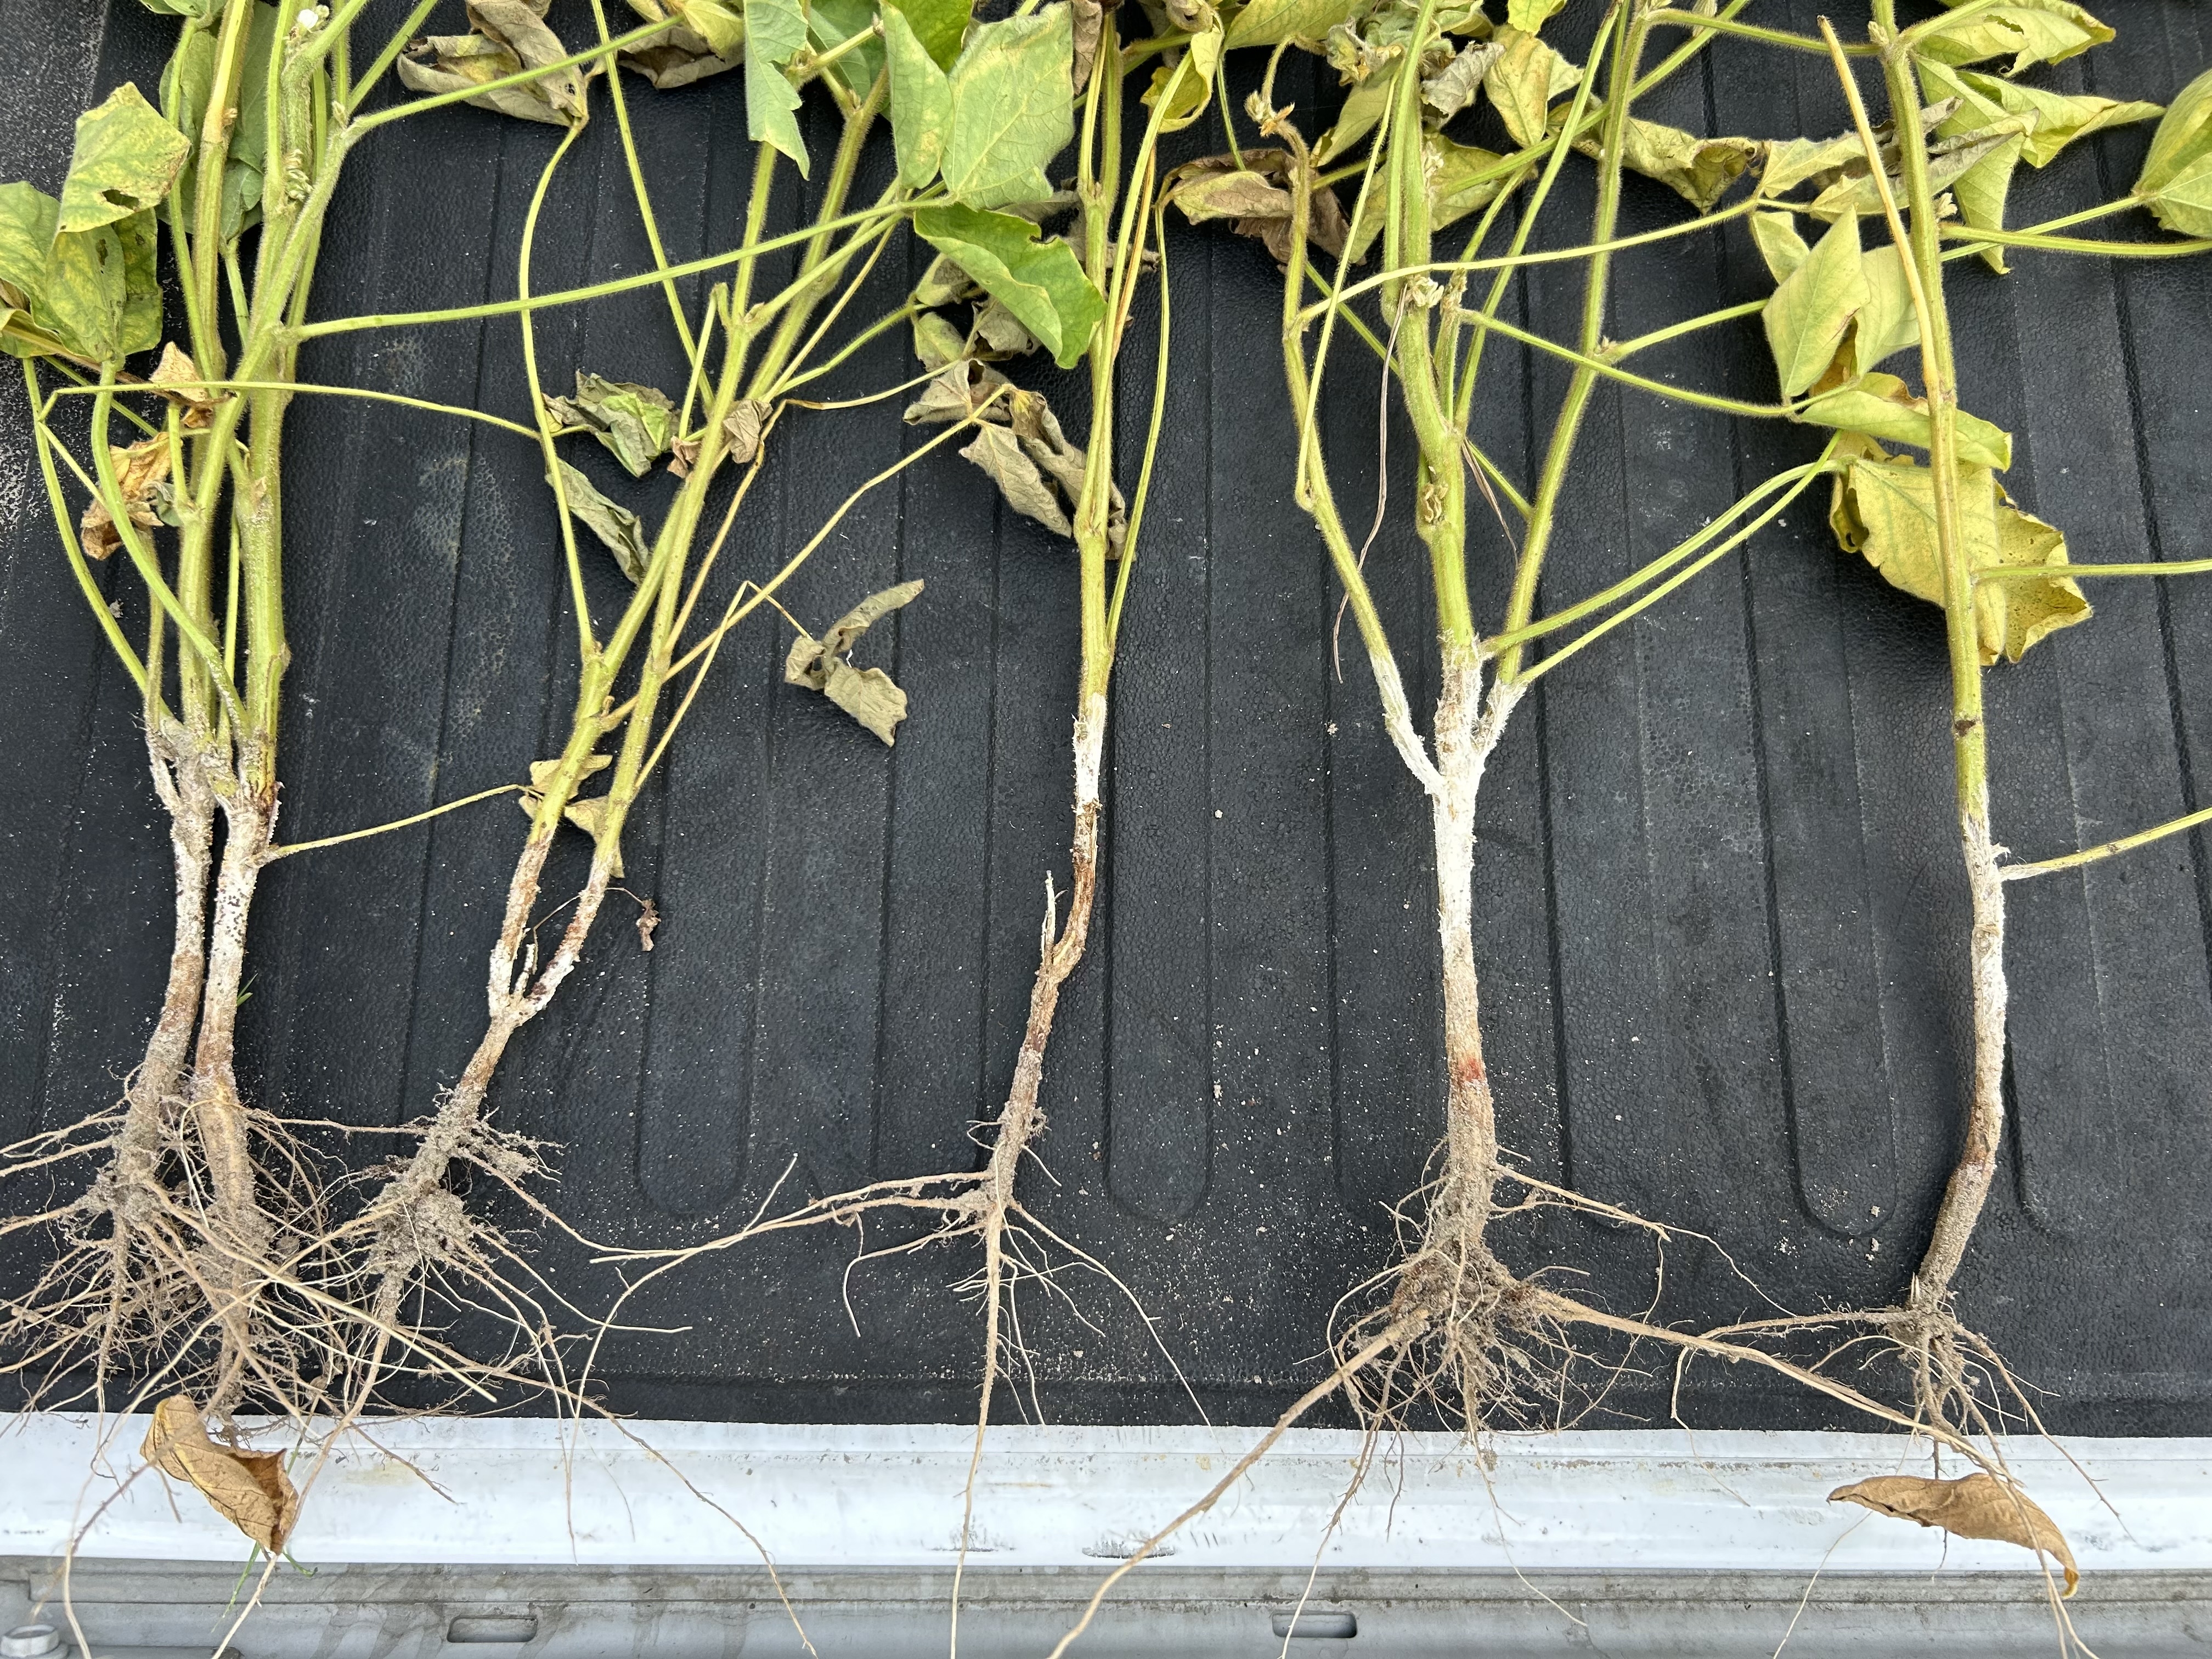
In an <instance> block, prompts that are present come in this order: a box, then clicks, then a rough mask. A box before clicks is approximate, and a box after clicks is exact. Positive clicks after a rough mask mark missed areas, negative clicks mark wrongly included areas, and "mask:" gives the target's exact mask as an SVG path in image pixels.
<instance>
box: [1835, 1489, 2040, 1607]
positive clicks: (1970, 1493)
mask: <svg viewBox="0 0 2212 1659" xmlns="http://www.w3.org/2000/svg"><path fill="white" fill-rule="evenodd" d="M1828 1501H1829V1502H1830V1503H1831V1504H1864V1505H1865V1506H1866V1507H1867V1508H1868V1509H1870V1510H1874V1511H1875V1513H1876V1514H1877V1515H1893V1516H1896V1517H1897V1518H1898V1519H1899V1520H1900V1521H1911V1522H1915V1523H1917V1525H1920V1526H1923V1527H1940V1528H1942V1529H1943V1530H1944V1531H1945V1532H1948V1533H1949V1534H1951V1535H1952V1536H1953V1537H1954V1538H1987V1539H1992V1540H1994V1541H1996V1542H1998V1543H2000V1544H2017V1545H2019V1546H2020V1547H2021V1548H2022V1549H2027V1550H2034V1551H2036V1552H2038V1553H2040V1554H2044V1555H2048V1556H2051V1557H2052V1558H2053V1559H2056V1560H2057V1563H2058V1565H2060V1566H2061V1567H2063V1568H2064V1569H2065V1571H2066V1593H2067V1594H2068V1595H2072V1594H2073V1593H2074V1587H2075V1585H2076V1584H2078V1583H2081V1573H2080V1572H2079V1571H2077V1570H2076V1569H2075V1565H2074V1552H2073V1551H2072V1550H2070V1549H2069V1548H2068V1547H2067V1546H2066V1535H2065V1534H2063V1533H2062V1532H2060V1531H2059V1530H2058V1526H2057V1522H2054V1521H2053V1520H2051V1517H2050V1516H2047V1515H2045V1513H2044V1512H2043V1511H2042V1510H2040V1509H2039V1508H2038V1507H2037V1506H2036V1505H2035V1504H2034V1503H2033V1501H2032V1500H2031V1499H2030V1498H2028V1496H2027V1493H2026V1492H2022V1491H2021V1490H2020V1488H2019V1487H2017V1486H2006V1485H2005V1484H2004V1483H2003V1482H2002V1481H2001V1480H1998V1479H1997V1478H1996V1476H1995V1475H1993V1474H1986V1473H1984V1472H1983V1471H1980V1470H1977V1471H1975V1473H1973V1474H1969V1475H1963V1476H1961V1477H1960V1479H1958V1480H1931V1479H1929V1477H1928V1476H1926V1475H1919V1474H1880V1475H1876V1476H1875V1477H1874V1479H1872V1480H1860V1481H1856V1482H1854V1483H1853V1484H1851V1485H1850V1486H1838V1487H1837V1488H1836V1489H1835V1491H1833V1492H1830V1493H1829V1494H1828Z"/></svg>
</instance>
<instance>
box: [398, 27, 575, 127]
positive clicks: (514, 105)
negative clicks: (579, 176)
mask: <svg viewBox="0 0 2212 1659" xmlns="http://www.w3.org/2000/svg"><path fill="white" fill-rule="evenodd" d="M539 10H540V8H538V7H536V6H533V5H532V4H530V3H529V0H469V7H468V14H469V21H470V22H471V23H473V24H474V25H475V26H476V33H472V34H434V35H431V36H430V37H429V38H428V39H427V40H418V41H416V43H415V44H414V45H413V46H410V47H409V48H408V50H407V52H405V53H404V54H402V55H401V57H400V58H399V61H398V65H397V67H398V71H399V79H400V81H401V82H403V83H404V84H405V85H406V86H407V87H409V88H411V89H412V90H414V91H416V92H420V93H426V94H439V93H447V92H459V91H462V90H463V89H465V88H468V87H471V86H478V87H480V86H483V84H484V83H485V82H490V81H496V80H498V79H500V78H501V76H508V75H513V74H516V73H518V72H520V70H526V69H538V68H542V67H543V66H544V65H545V64H557V63H559V62H560V61H561V60H562V58H566V57H567V56H568V48H567V47H566V46H562V44H561V39H560V37H559V36H558V35H556V34H555V33H553V31H552V30H551V29H550V28H548V27H546V26H545V22H544V19H543V18H541V17H540V16H539V15H538V12H539ZM462 101H463V102H465V103H468V104H471V105H474V106H476V107H477V108H478V109H489V110H495V111H497V112H499V113H500V114H501V115H511V116H513V117H515V118H518V119H520V120H525V121H543V122H546V123H548V124H549V125H553V126H573V125H577V124H579V123H580V122H581V121H582V120H583V119H584V118H585V113H586V111H585V105H584V77H583V75H582V73H581V71H580V70H576V69H573V68H572V69H565V70H556V71H555V72H554V73H552V74H550V75H548V76H544V77H542V78H541V79H538V80H536V81H532V82H530V83H529V84H528V85H527V86H520V87H504V88H501V89H500V90H499V91H497V92H487V93H483V94H479V95H478V96H477V97H473V98H467V99H464V100H462Z"/></svg>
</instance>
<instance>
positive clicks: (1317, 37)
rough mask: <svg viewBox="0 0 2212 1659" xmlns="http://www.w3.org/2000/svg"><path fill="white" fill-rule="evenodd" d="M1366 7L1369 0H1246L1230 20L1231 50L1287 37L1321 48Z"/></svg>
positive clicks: (1279, 41)
mask: <svg viewBox="0 0 2212 1659" xmlns="http://www.w3.org/2000/svg"><path fill="white" fill-rule="evenodd" d="M1366 9H1367V3H1366V0H1246V3H1245V5H1244V7H1243V9H1241V10H1240V11H1238V12H1237V15H1236V16H1234V17H1232V18H1231V19H1230V20H1229V49H1230V50H1231V52H1234V51H1236V50H1237V48H1238V47H1240V46H1280V45H1281V44H1282V43H1283V42H1284V41H1285V40H1296V41H1298V42H1300V43H1301V44H1304V45H1306V46H1310V47H1313V48H1318V47H1319V46H1320V44H1321V42H1322V40H1325V39H1326V38H1327V37H1328V32H1329V30H1331V29H1333V28H1334V27H1336V26H1337V25H1338V24H1339V23H1349V22H1352V21H1355V20H1357V19H1358V16H1359V15H1360V14H1361V13H1362V12H1364V11H1365V10H1366Z"/></svg>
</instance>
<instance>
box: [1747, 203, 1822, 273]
mask: <svg viewBox="0 0 2212 1659" xmlns="http://www.w3.org/2000/svg"><path fill="white" fill-rule="evenodd" d="M1751 240H1752V242H1753V245H1754V246H1756V247H1757V248H1758V249H1759V258H1762V259H1764V260H1765V261H1766V269H1767V270H1768V272H1769V273H1770V274H1771V276H1773V278H1774V280H1775V281H1776V282H1778V283H1779V282H1780V281H1781V280H1782V279H1783V278H1784V277H1785V276H1788V275H1789V274H1790V272H1791V271H1793V270H1796V269H1797V267H1798V266H1800V265H1802V264H1804V263H1805V256H1806V255H1808V253H1810V252H1812V251H1813V250H1812V248H1811V247H1810V246H1808V244H1807V243H1806V240H1805V239H1804V238H1803V237H1802V236H1801V235H1799V234H1797V216H1796V214H1794V213H1788V212H1777V211H1773V210H1761V211H1759V212H1758V213H1754V214H1753V215H1752V216H1751Z"/></svg>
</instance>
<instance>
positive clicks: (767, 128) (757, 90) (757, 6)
mask: <svg viewBox="0 0 2212 1659" xmlns="http://www.w3.org/2000/svg"><path fill="white" fill-rule="evenodd" d="M744 7H745V131H746V133H747V135H748V136H749V137H751V139H752V140H753V142H754V143H763V144H772V145H774V146H775V148H776V149H779V150H781V151H782V152H783V153H784V154H785V155H787V156H789V157H790V158H791V159H792V161H793V162H794V163H796V164H797V166H798V167H799V177H800V178H802V179H804V178H805V177H806V176H807V173H806V165H807V163H806V140H805V138H803V137H800V136H799V118H798V115H797V113H796V112H797V111H798V108H799V88H797V87H794V86H793V85H792V84H791V77H790V76H787V75H786V74H785V73H784V68H785V66H786V65H787V64H789V63H790V62H791V60H792V59H793V58H795V57H797V56H798V55H799V52H800V51H801V50H802V49H804V48H805V45H806V9H805V4H804V0H744Z"/></svg>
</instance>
